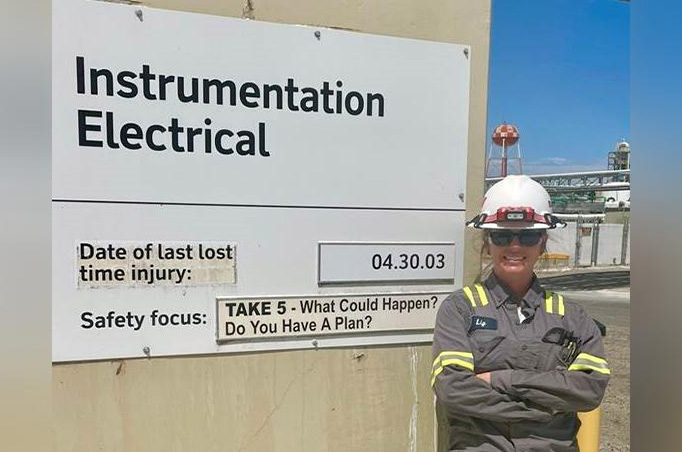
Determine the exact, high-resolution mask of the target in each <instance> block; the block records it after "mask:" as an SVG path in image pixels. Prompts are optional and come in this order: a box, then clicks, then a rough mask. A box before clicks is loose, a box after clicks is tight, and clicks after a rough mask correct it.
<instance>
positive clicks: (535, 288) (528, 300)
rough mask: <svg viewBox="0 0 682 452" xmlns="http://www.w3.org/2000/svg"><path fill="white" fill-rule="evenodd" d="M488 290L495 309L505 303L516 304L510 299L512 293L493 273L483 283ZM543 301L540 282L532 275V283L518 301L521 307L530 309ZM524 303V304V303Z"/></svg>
mask: <svg viewBox="0 0 682 452" xmlns="http://www.w3.org/2000/svg"><path fill="white" fill-rule="evenodd" d="M483 284H484V285H485V287H486V288H487V289H488V293H489V294H490V296H491V298H492V301H493V302H494V303H495V307H497V308H499V307H500V306H502V305H503V304H504V303H505V302H507V301H509V302H510V303H513V304H516V302H515V301H514V300H513V298H512V292H511V290H509V288H508V287H507V286H506V284H504V283H503V282H502V281H500V280H499V278H497V276H495V273H494V272H493V273H491V274H490V276H489V277H488V278H487V279H486V280H485V282H484V283H483ZM544 299H545V290H544V289H543V288H542V286H540V281H539V280H538V277H537V276H536V275H535V273H533V281H532V282H531V284H530V288H529V289H528V292H526V295H524V297H523V299H522V300H520V302H521V306H522V307H523V305H524V304H526V305H528V307H530V308H533V309H535V308H537V307H538V306H540V305H541V304H542V302H543V301H544ZM524 302H525V303H524Z"/></svg>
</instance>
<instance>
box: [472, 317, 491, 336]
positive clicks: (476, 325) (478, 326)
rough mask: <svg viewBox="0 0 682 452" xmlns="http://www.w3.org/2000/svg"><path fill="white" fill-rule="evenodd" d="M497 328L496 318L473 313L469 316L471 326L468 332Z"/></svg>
mask: <svg viewBox="0 0 682 452" xmlns="http://www.w3.org/2000/svg"><path fill="white" fill-rule="evenodd" d="M496 329H497V319H494V318H492V317H481V316H478V315H475V316H473V317H472V318H471V326H470V327H469V332H472V331H475V330H496Z"/></svg>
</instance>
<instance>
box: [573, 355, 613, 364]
mask: <svg viewBox="0 0 682 452" xmlns="http://www.w3.org/2000/svg"><path fill="white" fill-rule="evenodd" d="M575 359H576V361H577V360H579V359H587V360H589V361H593V362H595V363H597V364H607V363H606V360H605V359H602V358H598V357H596V356H594V355H590V354H589V353H580V354H579V355H578V356H576V357H575Z"/></svg>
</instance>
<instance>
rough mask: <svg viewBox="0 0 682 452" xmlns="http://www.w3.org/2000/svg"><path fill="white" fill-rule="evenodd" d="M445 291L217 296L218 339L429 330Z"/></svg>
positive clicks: (219, 340)
mask: <svg viewBox="0 0 682 452" xmlns="http://www.w3.org/2000/svg"><path fill="white" fill-rule="evenodd" d="M447 296H448V294H447V293H395V294H381V295H355V294H353V295H327V296H312V297H272V298H271V297H268V298H219V299H218V301H217V306H218V330H217V340H218V342H223V341H229V340H239V339H257V338H267V337H287V336H301V335H305V336H315V335H328V334H342V333H358V332H379V331H394V330H428V329H430V328H433V318H434V315H435V312H436V309H437V308H438V306H440V303H441V302H442V301H443V300H444V299H445V298H446V297H447Z"/></svg>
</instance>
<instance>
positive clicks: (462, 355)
mask: <svg viewBox="0 0 682 452" xmlns="http://www.w3.org/2000/svg"><path fill="white" fill-rule="evenodd" d="M455 357H456V358H455ZM446 366H459V367H462V368H464V369H467V370H470V371H472V372H473V371H474V355H473V353H471V352H455V351H445V352H441V353H440V354H439V355H438V356H437V357H436V359H434V360H433V367H432V370H431V373H432V377H431V386H433V385H434V384H435V382H436V377H437V376H438V375H439V374H440V373H441V372H443V369H444V368H445V367H446Z"/></svg>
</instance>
